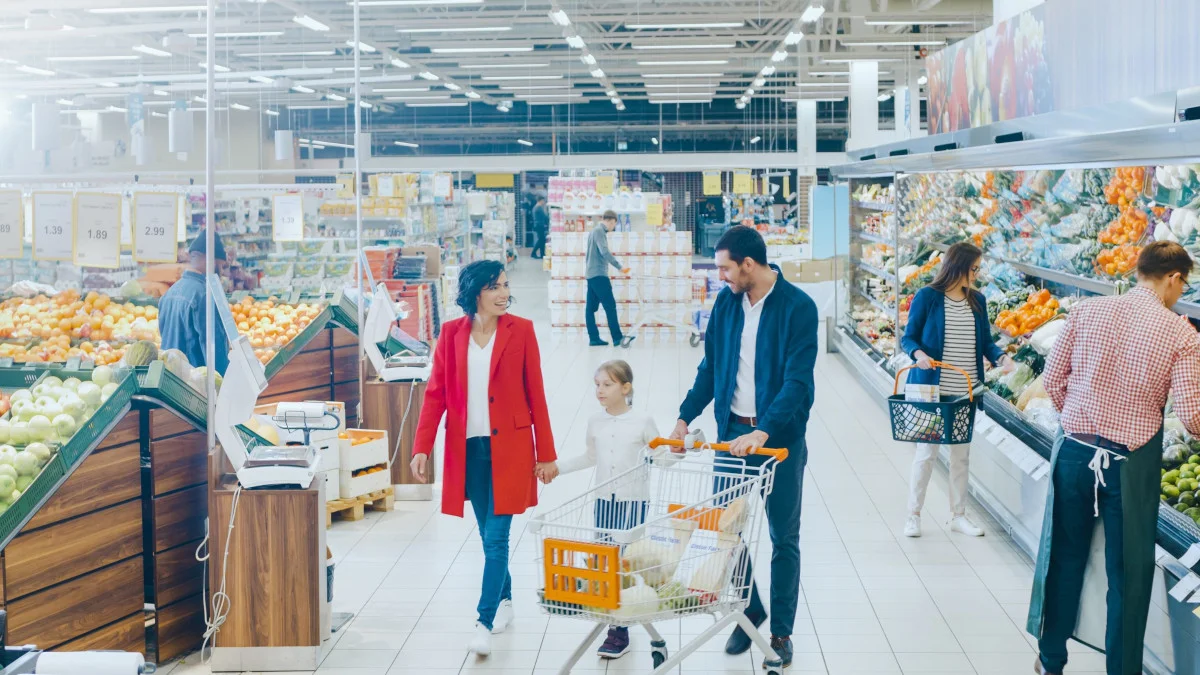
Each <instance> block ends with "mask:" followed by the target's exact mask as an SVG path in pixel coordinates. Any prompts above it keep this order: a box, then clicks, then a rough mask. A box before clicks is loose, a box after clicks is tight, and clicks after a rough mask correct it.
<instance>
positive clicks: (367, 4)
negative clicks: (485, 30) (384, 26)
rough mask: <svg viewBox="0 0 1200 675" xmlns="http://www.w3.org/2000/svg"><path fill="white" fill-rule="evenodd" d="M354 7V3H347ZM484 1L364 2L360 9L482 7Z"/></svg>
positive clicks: (410, 0)
mask: <svg viewBox="0 0 1200 675" xmlns="http://www.w3.org/2000/svg"><path fill="white" fill-rule="evenodd" d="M346 4H347V5H353V4H354V3H353V2H347V3H346ZM482 4H483V0H363V1H362V2H359V3H358V6H359V7H417V6H421V5H482Z"/></svg>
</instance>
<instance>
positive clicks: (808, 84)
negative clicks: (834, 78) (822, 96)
mask: <svg viewBox="0 0 1200 675" xmlns="http://www.w3.org/2000/svg"><path fill="white" fill-rule="evenodd" d="M799 86H800V88H801V89H810V88H812V87H832V88H837V87H841V88H843V89H845V88H846V87H849V86H850V83H849V82H801V83H799Z"/></svg>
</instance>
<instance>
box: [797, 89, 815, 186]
mask: <svg viewBox="0 0 1200 675" xmlns="http://www.w3.org/2000/svg"><path fill="white" fill-rule="evenodd" d="M796 150H797V155H798V156H797V158H796V160H797V162H798V164H799V167H800V174H799V175H801V176H805V175H811V174H815V173H816V172H817V102H816V101H811V100H808V101H806V100H804V99H800V101H799V102H797V103H796Z"/></svg>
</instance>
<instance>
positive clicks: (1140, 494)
mask: <svg viewBox="0 0 1200 675" xmlns="http://www.w3.org/2000/svg"><path fill="white" fill-rule="evenodd" d="M1191 271H1192V259H1191V256H1190V255H1189V254H1188V252H1187V251H1186V250H1185V249H1184V248H1183V247H1182V246H1180V245H1179V244H1177V243H1174V242H1168V241H1160V242H1155V243H1153V244H1150V245H1149V246H1147V247H1146V248H1145V249H1144V250H1143V251H1142V253H1141V255H1140V256H1139V259H1138V285H1137V286H1136V287H1135V288H1134V289H1133V290H1131V291H1129V292H1128V293H1125V294H1124V295H1118V296H1112V297H1104V298H1096V299H1092V300H1088V301H1086V302H1083V303H1081V304H1079V305H1078V306H1077V307H1075V308H1074V309H1073V310H1072V311H1071V314H1070V318H1069V320H1068V323H1067V327H1066V328H1065V329H1064V330H1063V332H1062V333H1061V334H1060V335H1059V338H1058V340H1057V342H1055V344H1054V349H1053V351H1052V352H1051V354H1050V357H1049V359H1047V361H1046V369H1045V372H1044V373H1043V385H1044V386H1045V388H1046V393H1047V394H1048V395H1049V396H1050V399H1051V400H1052V401H1053V403H1054V406H1055V407H1056V408H1057V409H1058V410H1059V411H1061V413H1062V429H1063V435H1062V437H1060V439H1059V441H1058V444H1057V445H1056V448H1055V452H1054V455H1053V458H1052V460H1051V461H1052V464H1053V471H1052V480H1051V485H1050V489H1049V495H1048V497H1047V504H1046V516H1045V518H1044V520H1043V523H1042V542H1041V545H1040V546H1039V550H1038V560H1037V568H1036V570H1035V572H1034V587H1033V597H1032V599H1031V600H1030V612H1029V622H1028V630H1029V631H1030V633H1031V634H1033V635H1035V636H1037V637H1038V638H1039V641H1038V645H1039V647H1040V650H1041V656H1040V658H1039V660H1038V662H1037V664H1036V671H1037V672H1039V673H1062V672H1063V668H1064V667H1065V666H1066V663H1067V639H1068V638H1069V637H1072V636H1074V637H1076V638H1077V639H1079V640H1080V641H1081V642H1084V643H1085V644H1092V645H1097V644H1101V643H1103V644H1104V651H1105V653H1106V655H1107V664H1108V666H1107V671H1108V673H1109V675H1130V674H1133V673H1141V672H1142V643H1143V641H1144V637H1145V631H1146V616H1147V613H1148V610H1149V603H1150V590H1151V586H1152V583H1153V575H1154V567H1155V561H1154V536H1155V531H1156V524H1157V520H1158V504H1159V493H1160V488H1159V478H1160V462H1161V457H1162V444H1163V435H1162V427H1163V409H1164V407H1165V406H1166V403H1167V397H1168V395H1169V394H1173V396H1174V409H1175V413H1176V414H1177V415H1178V417H1179V419H1180V421H1181V422H1183V424H1184V425H1185V426H1186V427H1187V429H1188V430H1189V431H1191V432H1192V433H1193V434H1196V435H1200V336H1198V335H1197V333H1196V330H1195V329H1194V328H1193V327H1192V325H1191V324H1190V323H1188V321H1187V319H1186V318H1184V317H1182V316H1179V315H1177V314H1175V313H1174V312H1173V311H1171V309H1170V308H1171V307H1173V306H1174V305H1175V303H1176V302H1178V301H1179V298H1180V297H1181V296H1182V295H1183V293H1184V291H1185V290H1186V289H1187V285H1188V281H1187V278H1188V274H1189V273H1190V272H1191ZM1097 519H1099V521H1100V522H1102V523H1103V529H1104V535H1103V536H1104V539H1105V546H1104V553H1103V555H1104V558H1105V564H1104V567H1105V569H1106V571H1107V576H1108V593H1107V597H1106V600H1105V602H1106V605H1107V607H1106V609H1105V610H1100V608H1098V607H1097V608H1088V607H1085V608H1084V611H1083V612H1081V611H1080V603H1081V594H1082V590H1083V587H1084V580H1085V579H1084V578H1085V576H1086V570H1087V567H1088V558H1089V552H1090V549H1091V545H1092V537H1093V531H1094V530H1095V529H1096V524H1097ZM1085 600H1087V598H1085ZM1090 610H1091V611H1090ZM1101 616H1103V617H1105V620H1103V621H1101V620H1100V617H1101ZM1097 624H1099V625H1097Z"/></svg>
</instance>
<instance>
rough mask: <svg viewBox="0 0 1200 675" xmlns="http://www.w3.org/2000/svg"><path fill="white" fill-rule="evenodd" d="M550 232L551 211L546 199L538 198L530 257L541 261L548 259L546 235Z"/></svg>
mask: <svg viewBox="0 0 1200 675" xmlns="http://www.w3.org/2000/svg"><path fill="white" fill-rule="evenodd" d="M549 232H550V209H549V207H547V206H546V198H545V197H538V200H537V204H535V205H534V207H533V237H534V238H533V251H531V252H530V253H529V257H531V258H533V259H534V260H541V259H542V258H544V257H546V235H547V234H548V233H549Z"/></svg>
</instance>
